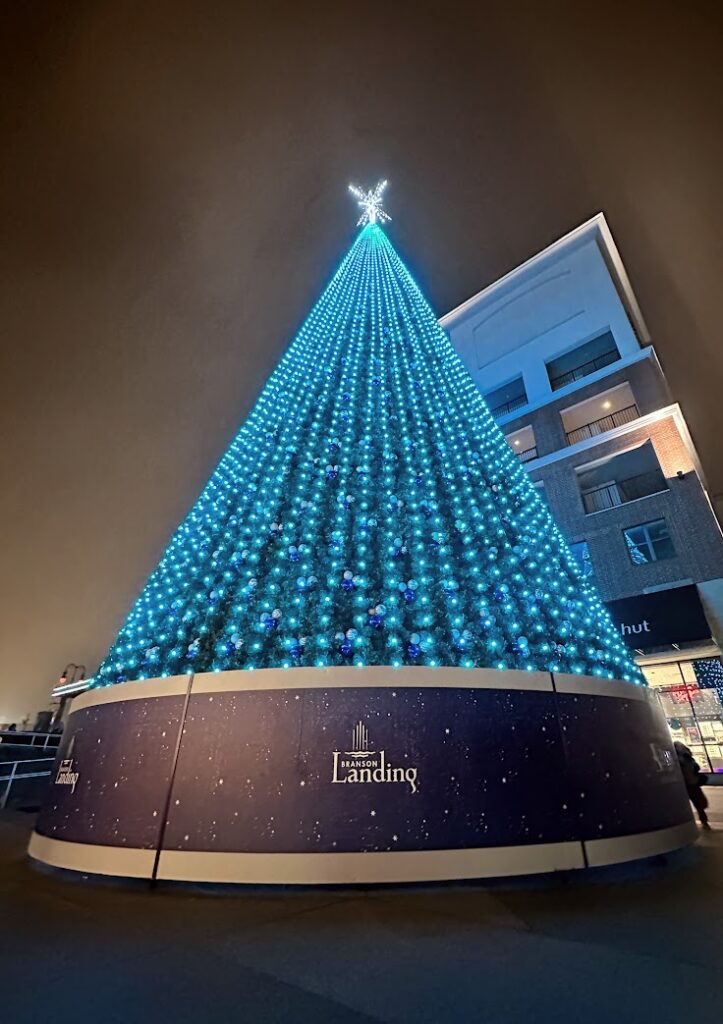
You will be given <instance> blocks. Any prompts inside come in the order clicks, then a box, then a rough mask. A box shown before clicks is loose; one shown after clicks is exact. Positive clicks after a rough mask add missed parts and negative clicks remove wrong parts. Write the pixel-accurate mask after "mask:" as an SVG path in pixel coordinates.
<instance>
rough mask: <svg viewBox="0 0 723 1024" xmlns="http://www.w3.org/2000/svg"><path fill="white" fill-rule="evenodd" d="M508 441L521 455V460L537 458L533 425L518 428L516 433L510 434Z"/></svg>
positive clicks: (514, 450) (517, 453)
mask: <svg viewBox="0 0 723 1024" xmlns="http://www.w3.org/2000/svg"><path fill="white" fill-rule="evenodd" d="M507 443H508V445H509V446H510V448H511V449H512V451H513V452H514V453H515V455H517V456H518V457H519V460H520V462H531V461H532V460H533V459H536V458H537V445H536V444H535V432H534V430H533V429H532V427H522V428H521V429H520V430H516V431H515V432H514V434H508V435H507Z"/></svg>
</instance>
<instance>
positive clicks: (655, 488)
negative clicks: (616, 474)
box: [582, 469, 668, 514]
mask: <svg viewBox="0 0 723 1024" xmlns="http://www.w3.org/2000/svg"><path fill="white" fill-rule="evenodd" d="M667 489H668V485H667V484H666V482H665V477H664V476H663V474H662V473H661V472H660V470H657V469H655V470H651V471H650V472H649V473H639V474H638V475H637V476H630V477H628V478H627V480H616V481H615V482H614V483H610V484H603V486H602V487H593V488H591V489H590V490H589V491H582V504H583V507H584V509H585V512H586V513H587V514H589V513H590V512H602V511H603V509H606V508H617V506H618V505H625V504H626V502H628V501H635V500H636V498H647V496H648V495H649V494H659V493H660V491H665V490H667Z"/></svg>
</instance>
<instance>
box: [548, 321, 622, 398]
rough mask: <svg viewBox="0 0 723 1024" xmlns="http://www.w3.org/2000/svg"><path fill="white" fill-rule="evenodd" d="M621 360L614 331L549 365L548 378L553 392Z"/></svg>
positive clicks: (579, 346)
mask: <svg viewBox="0 0 723 1024" xmlns="http://www.w3.org/2000/svg"><path fill="white" fill-rule="evenodd" d="M619 358H620V353H619V352H618V347H617V345H616V344H615V338H614V337H613V335H612V331H606V332H605V333H604V334H600V335H598V337H597V338H593V339H592V341H586V342H585V344H584V345H578V347H577V348H574V349H573V350H572V351H571V352H566V353H565V354H564V355H562V356H558V357H557V358H556V359H551V360H550V362H549V363H547V376H548V377H549V378H550V387H551V388H552V390H553V391H558V390H559V389H560V388H564V387H565V386H566V385H567V384H572V382H573V381H576V380H580V379H581V378H582V377H587V376H589V374H591V373H595V371H596V370H601V369H602V368H603V366H609V365H610V363H614V362H616V360H618V359H619Z"/></svg>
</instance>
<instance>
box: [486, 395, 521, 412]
mask: <svg viewBox="0 0 723 1024" xmlns="http://www.w3.org/2000/svg"><path fill="white" fill-rule="evenodd" d="M523 405H527V395H519V396H518V397H517V398H511V399H510V400H509V402H503V403H502V404H501V405H496V406H495V407H494V408H492V406H490V412H491V413H492V415H493V416H506V415H507V413H508V412H514V411H515V409H521V408H522V406H523Z"/></svg>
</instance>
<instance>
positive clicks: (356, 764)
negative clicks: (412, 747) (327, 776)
mask: <svg viewBox="0 0 723 1024" xmlns="http://www.w3.org/2000/svg"><path fill="white" fill-rule="evenodd" d="M351 745H352V748H353V749H352V750H345V751H344V752H343V753H342V752H341V751H340V750H335V751H333V753H332V772H331V781H332V782H333V783H334V782H337V783H347V782H350V783H374V782H377V783H378V782H406V783H407V785H408V786H409V788H410V790H411V791H412V793H416V792H417V776H418V769H417V768H416V767H411V766H410V767H405V768H396V767H395V766H394V765H393V764H392V762H391V761H390V760H389V759H388V757H387V755H386V751H384V750H379V751H375V750H370V749H369V730H368V729H367V727H366V726H365V725H364V723H363V722H362V721H359V722H357V723H356V725H355V726H354V727H353V729H352V731H351Z"/></svg>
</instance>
